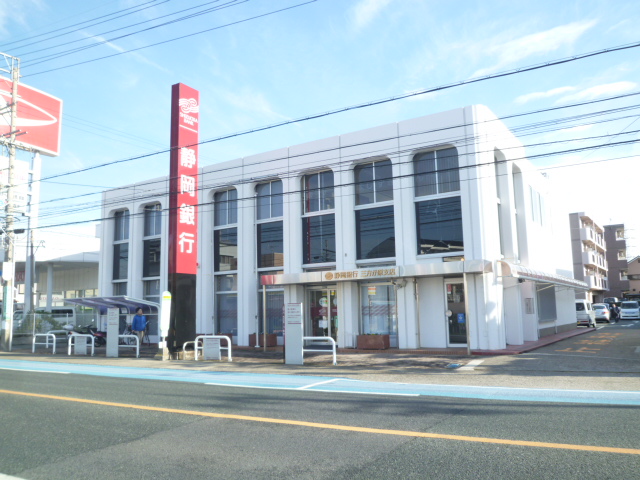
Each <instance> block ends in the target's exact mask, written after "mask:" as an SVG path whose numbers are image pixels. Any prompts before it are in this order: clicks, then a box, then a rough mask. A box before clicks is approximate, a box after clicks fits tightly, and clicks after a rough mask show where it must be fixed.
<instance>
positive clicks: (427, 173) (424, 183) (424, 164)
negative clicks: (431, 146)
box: [413, 148, 460, 197]
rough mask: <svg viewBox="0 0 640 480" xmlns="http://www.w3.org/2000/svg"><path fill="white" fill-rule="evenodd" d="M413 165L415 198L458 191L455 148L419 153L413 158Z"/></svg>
mask: <svg viewBox="0 0 640 480" xmlns="http://www.w3.org/2000/svg"><path fill="white" fill-rule="evenodd" d="M413 165H414V173H415V177H414V185H415V194H416V197H422V196H425V195H436V194H438V193H446V192H455V191H457V190H460V174H459V168H458V151H457V150H456V149H455V148H445V149H442V150H434V151H431V152H424V153H420V154H418V155H416V156H415V157H414V159H413Z"/></svg>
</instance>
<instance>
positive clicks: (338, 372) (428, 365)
mask: <svg viewBox="0 0 640 480" xmlns="http://www.w3.org/2000/svg"><path fill="white" fill-rule="evenodd" d="M594 330H595V329H592V328H584V327H580V328H576V329H574V330H571V331H569V332H564V333H561V334H556V335H550V336H547V337H544V338H542V339H540V340H538V341H535V342H525V344H523V345H518V346H510V347H508V348H507V349H504V350H495V351H489V350H482V351H474V352H473V353H474V355H471V356H468V355H466V349H460V348H455V349H417V350H398V349H390V350H384V351H372V350H368V351H362V350H356V349H339V350H338V365H337V366H334V365H332V357H331V355H330V354H325V353H307V354H305V358H304V365H286V364H284V355H283V352H282V347H275V348H268V349H267V350H266V351H264V350H263V349H261V348H255V347H237V346H234V347H233V349H232V356H233V361H232V362H227V361H226V356H225V355H224V352H223V360H222V361H198V362H195V361H194V360H192V359H191V360H167V361H162V360H161V359H158V358H157V353H158V349H157V347H156V346H155V345H151V346H146V345H145V346H143V347H142V349H141V355H140V358H135V355H134V354H133V349H129V348H127V349H121V350H120V354H119V355H120V356H119V357H118V358H107V357H106V356H105V355H106V352H105V347H102V348H98V349H96V354H95V356H75V355H72V356H68V355H67V350H66V348H59V349H58V352H57V353H56V355H52V354H51V353H50V350H48V351H47V350H45V349H44V348H43V347H39V348H38V349H37V350H36V352H35V353H31V346H30V345H15V346H14V349H13V351H12V352H0V358H1V359H15V360H26V361H39V362H59V363H72V364H85V365H105V366H120V367H138V368H170V369H180V370H189V371H221V372H247V373H268V374H282V375H316V376H340V377H345V378H352V379H360V380H368V381H372V380H374V381H380V382H404V383H439V382H447V383H456V384H488V383H486V382H484V381H482V380H481V379H479V378H477V377H478V375H473V373H474V368H475V366H477V365H478V364H480V363H481V362H483V361H485V360H486V359H488V358H489V357H491V356H504V355H518V354H520V353H524V352H530V351H532V350H535V349H537V348H540V347H542V346H545V345H550V344H552V343H555V342H559V341H561V340H564V339H566V338H570V337H573V336H576V335H582V334H588V333H590V332H593V331H594ZM488 380H489V379H487V381H488ZM498 380H499V379H498V378H496V376H492V377H491V381H492V382H494V384H499V383H505V382H506V383H510V381H509V379H508V378H505V379H504V380H503V381H502V382H499V383H495V382H496V381H498ZM543 384H545V382H539V381H538V382H535V381H534V380H533V379H532V384H531V386H540V385H543Z"/></svg>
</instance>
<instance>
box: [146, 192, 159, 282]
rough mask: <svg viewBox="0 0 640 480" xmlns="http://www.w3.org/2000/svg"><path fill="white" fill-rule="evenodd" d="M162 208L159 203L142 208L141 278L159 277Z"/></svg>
mask: <svg viewBox="0 0 640 480" xmlns="http://www.w3.org/2000/svg"><path fill="white" fill-rule="evenodd" d="M161 234H162V207H161V206H160V204H159V203H154V204H153V205H146V206H145V207H144V238H143V248H142V250H143V251H142V276H143V277H145V278H148V277H159V276H160V256H161V251H162V247H161V246H162V240H161V237H160V236H161Z"/></svg>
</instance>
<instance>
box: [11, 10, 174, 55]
mask: <svg viewBox="0 0 640 480" xmlns="http://www.w3.org/2000/svg"><path fill="white" fill-rule="evenodd" d="M168 1H170V0H164V1H160V3H158V0H151V1H150V2H145V3H141V4H140V5H136V6H134V7H129V8H125V9H123V10H118V11H115V12H112V13H107V14H106V15H102V16H100V17H96V18H91V19H89V20H84V21H82V22H79V23H74V24H73V25H68V26H66V27H61V28H57V29H55V30H50V31H48V32H45V33H40V34H38V35H33V36H31V37H26V38H23V39H19V40H14V41H12V42H8V43H3V44H2V45H0V47H1V48H5V47H7V46H9V45H13V44H14V43H20V42H24V41H28V40H30V39H34V38H39V37H43V36H45V35H49V34H51V33H56V32H59V31H61V30H66V29H67V28H73V27H77V26H78V25H83V24H85V23H89V22H92V21H94V20H100V19H102V18H106V17H110V16H112V15H117V14H118V13H121V12H127V11H129V10H134V9H136V8H138V7H144V6H145V5H149V4H151V3H152V4H153V5H151V6H147V7H144V8H140V9H138V10H135V11H133V12H129V13H126V14H124V15H120V16H118V17H115V18H110V19H108V20H104V21H102V22H97V23H94V24H92V25H86V26H84V27H83V28H87V27H93V26H95V25H99V24H101V23H105V22H110V21H112V20H116V19H118V18H122V17H125V16H127V15H131V14H133V13H137V12H140V11H142V10H146V9H147V8H151V7H155V6H157V5H161V4H163V3H166V2H168ZM78 30H81V29H76V30H72V31H70V32H66V33H62V34H60V35H55V36H53V37H49V38H45V39H42V40H38V41H36V42H32V43H28V44H26V45H22V46H20V47H17V48H23V47H28V46H30V45H34V44H36V43H40V42H46V41H47V40H51V39H54V38H58V37H61V36H63V35H68V34H69V33H74V32H77V31H78ZM14 48H15V47H14Z"/></svg>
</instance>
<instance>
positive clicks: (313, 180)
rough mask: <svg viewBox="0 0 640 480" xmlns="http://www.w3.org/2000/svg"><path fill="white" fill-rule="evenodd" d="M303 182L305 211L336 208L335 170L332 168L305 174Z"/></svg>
mask: <svg viewBox="0 0 640 480" xmlns="http://www.w3.org/2000/svg"><path fill="white" fill-rule="evenodd" d="M303 183H304V211H305V213H309V212H318V211H321V210H332V209H333V208H334V206H335V203H334V196H333V172H332V171H331V170H327V171H326V172H320V173H314V174H313V175H305V177H304V179H303Z"/></svg>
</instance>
